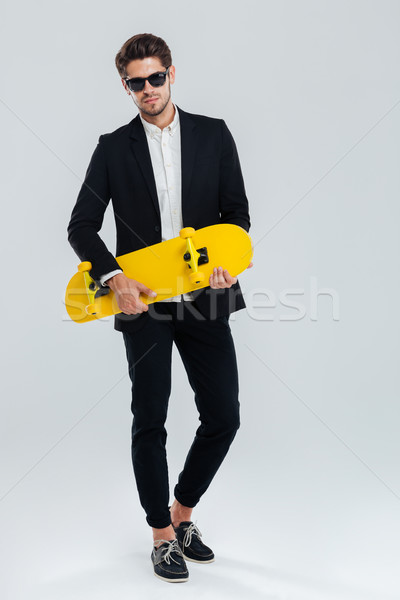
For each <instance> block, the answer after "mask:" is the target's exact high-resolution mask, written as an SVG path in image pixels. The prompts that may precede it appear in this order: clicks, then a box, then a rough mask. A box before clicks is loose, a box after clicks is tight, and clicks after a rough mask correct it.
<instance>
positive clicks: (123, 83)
mask: <svg viewBox="0 0 400 600" xmlns="http://www.w3.org/2000/svg"><path fill="white" fill-rule="evenodd" d="M121 81H122V85H123V86H124V89H125V91H126V92H127V93H128V94H130V91H129V88H128V86H127V85H126V81H125V79H122V77H121Z"/></svg>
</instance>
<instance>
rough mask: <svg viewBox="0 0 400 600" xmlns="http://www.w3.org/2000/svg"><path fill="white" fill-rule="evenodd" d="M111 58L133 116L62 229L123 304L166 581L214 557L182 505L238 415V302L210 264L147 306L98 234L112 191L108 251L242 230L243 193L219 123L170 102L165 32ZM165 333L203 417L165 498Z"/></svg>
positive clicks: (139, 451)
mask: <svg viewBox="0 0 400 600" xmlns="http://www.w3.org/2000/svg"><path fill="white" fill-rule="evenodd" d="M116 66H117V69H118V73H119V75H120V77H121V81H122V84H123V87H124V89H125V91H126V93H127V94H128V95H130V96H131V98H132V99H133V101H134V103H135V105H136V106H137V108H138V109H139V114H138V115H137V116H136V117H135V118H134V119H133V120H132V121H131V122H130V123H128V124H127V125H124V126H122V127H120V128H118V129H117V130H116V131H114V132H112V133H108V134H103V135H101V136H100V137H99V142H98V145H97V147H96V149H95V151H94V153H93V156H92V159H91V161H90V164H89V167H88V170H87V172H86V177H85V181H84V183H83V185H82V187H81V190H80V192H79V195H78V198H77V201H76V204H75V207H74V209H73V211H72V215H71V220H70V223H69V226H68V239H69V242H70V244H71V245H72V247H73V249H74V250H75V252H76V253H77V255H78V256H79V258H80V259H81V260H82V261H83V260H89V261H90V262H91V263H92V265H93V267H92V270H91V275H92V277H93V278H94V279H96V280H97V281H99V282H100V283H101V285H104V286H109V287H110V288H111V289H112V290H113V291H114V293H115V295H116V299H117V302H118V306H119V308H120V309H121V311H122V312H121V313H119V314H118V315H116V316H115V321H114V328H115V329H116V330H117V331H121V332H122V334H123V338H124V343H125V348H126V355H127V360H128V365H129V374H130V377H131V381H132V403H131V410H132V413H133V424H132V463H133V469H134V474H135V479H136V485H137V488H138V493H139V498H140V502H141V505H142V506H143V508H144V510H145V513H146V520H147V523H148V524H149V525H150V526H151V527H152V529H153V541H154V545H153V549H152V553H151V558H152V562H153V569H154V573H155V575H156V576H158V577H161V578H162V579H164V580H166V581H174V582H178V581H187V579H188V569H187V566H186V562H185V559H186V560H189V561H194V562H200V563H209V562H212V561H213V560H214V554H213V552H212V550H211V549H210V548H209V547H208V546H206V545H205V544H204V543H203V541H202V539H201V536H202V534H201V533H200V531H199V529H198V528H197V526H196V525H195V524H194V523H193V521H191V515H192V510H193V508H194V506H196V504H197V503H198V502H199V500H200V497H201V496H202V495H203V494H204V492H205V491H206V489H207V488H208V486H209V485H210V483H211V480H212V479H213V477H214V475H215V474H216V472H217V470H218V469H219V467H220V465H221V463H222V461H223V460H224V457H225V455H226V453H227V452H228V449H229V446H230V444H231V442H232V440H233V439H234V437H235V435H236V431H237V429H238V428H239V425H240V419H239V400H238V373H237V365H236V357H235V349H234V343H233V339H232V335H231V331H230V326H229V322H228V319H229V314H230V313H231V312H232V311H235V310H239V309H241V308H244V307H245V303H244V300H243V297H242V294H241V291H240V286H239V283H238V281H237V278H236V277H232V276H231V275H230V274H229V273H228V272H227V270H226V269H224V268H223V265H215V268H214V272H213V274H212V275H211V277H210V281H209V284H210V285H209V287H207V288H203V289H201V290H196V291H195V292H191V293H189V294H183V295H182V296H178V297H174V298H170V299H169V300H168V301H163V302H156V303H154V304H151V305H146V304H144V303H143V302H142V301H141V300H140V298H139V294H140V293H141V292H144V293H146V294H153V295H154V294H155V293H154V292H153V290H150V289H149V288H148V287H147V286H146V281H135V280H134V279H130V278H128V277H126V276H125V275H124V273H123V272H122V270H121V269H120V267H119V265H118V263H117V261H116V260H115V257H114V256H113V255H112V254H111V252H109V250H108V249H107V247H106V246H105V244H104V242H103V241H102V240H101V238H100V236H99V235H98V232H99V230H100V229H101V226H102V222H103V217H104V212H105V209H106V207H107V205H108V202H109V200H110V198H111V199H112V204H113V210H114V216H115V222H116V229H117V248H116V256H119V255H121V254H125V253H127V252H132V251H134V250H138V249H139V248H142V247H144V246H146V245H151V244H155V243H158V242H160V241H164V240H166V239H170V238H173V237H176V236H178V235H179V230H180V229H181V228H182V227H184V226H185V227H186V226H190V227H194V228H196V229H198V228H200V227H205V226H208V225H213V224H217V223H234V224H236V225H239V226H241V227H243V228H244V229H246V230H247V231H248V230H249V228H250V218H249V214H248V201H247V198H246V193H245V188H244V183H243V177H242V173H241V168H240V163H239V158H238V154H237V150H236V146H235V142H234V140H233V138H232V135H231V134H230V132H229V130H228V128H227V126H226V124H225V122H224V121H223V120H222V119H214V118H210V117H205V116H200V115H194V114H190V113H187V112H185V111H183V110H182V109H180V108H179V107H177V106H176V105H174V104H173V103H172V100H171V85H172V84H173V83H174V81H175V67H174V66H173V65H172V58H171V53H170V50H169V48H168V46H167V44H166V43H165V42H164V40H162V39H161V38H159V37H156V36H154V35H152V34H138V35H135V36H134V37H132V38H130V39H129V40H128V41H127V42H126V43H125V44H124V45H123V46H122V48H121V50H120V51H119V52H118V54H117V56H116ZM198 73H199V76H201V77H203V78H204V77H205V76H204V75H200V71H198ZM206 83H207V82H206V78H205V84H206ZM251 264H252V263H250V265H249V266H251ZM173 343H175V344H176V346H177V348H178V351H179V353H180V355H181V358H182V361H183V364H184V366H185V369H186V371H187V375H188V379H189V382H190V385H191V387H192V389H193V391H194V393H195V402H196V406H197V409H198V411H199V418H200V421H201V425H200V426H199V428H198V429H197V431H196V436H195V439H194V441H193V444H192V446H191V448H190V450H189V453H188V455H187V458H186V461H185V464H184V467H183V470H182V472H181V473H180V475H179V478H178V483H177V485H176V486H175V488H174V495H175V500H174V502H173V504H172V505H171V506H169V505H168V503H169V485H168V465H167V460H166V451H165V443H166V436H167V432H166V430H165V427H164V423H165V420H166V417H167V407H168V400H169V395H170V389H171V352H172V344H173Z"/></svg>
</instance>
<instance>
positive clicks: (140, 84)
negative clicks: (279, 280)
mask: <svg viewBox="0 0 400 600" xmlns="http://www.w3.org/2000/svg"><path fill="white" fill-rule="evenodd" d="M168 71H169V67H168V68H167V70H166V71H164V72H162V73H161V72H159V73H152V74H151V75H149V76H148V77H132V79H128V78H127V77H125V82H126V85H127V86H128V88H129V89H130V90H132V92H140V91H141V90H142V89H143V88H144V86H145V85H146V81H148V82H149V84H150V85H151V87H161V86H162V85H164V83H165V79H166V77H167V73H168Z"/></svg>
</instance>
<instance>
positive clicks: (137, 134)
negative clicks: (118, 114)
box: [129, 115, 160, 216]
mask: <svg viewBox="0 0 400 600" xmlns="http://www.w3.org/2000/svg"><path fill="white" fill-rule="evenodd" d="M129 136H130V138H131V148H132V152H133V154H134V155H135V158H136V161H137V163H138V165H139V168H140V170H141V172H142V175H143V177H144V180H145V182H146V185H147V187H148V190H149V193H150V196H151V199H152V201H153V204H154V208H155V209H156V212H157V214H158V216H160V206H159V204H158V196H157V188H156V182H155V179H154V172H153V167H152V164H151V157H150V150H149V145H148V143H147V138H146V132H145V130H144V127H143V125H142V122H141V120H140V117H139V115H137V117H135V118H134V119H133V121H132V127H131V132H130V134H129Z"/></svg>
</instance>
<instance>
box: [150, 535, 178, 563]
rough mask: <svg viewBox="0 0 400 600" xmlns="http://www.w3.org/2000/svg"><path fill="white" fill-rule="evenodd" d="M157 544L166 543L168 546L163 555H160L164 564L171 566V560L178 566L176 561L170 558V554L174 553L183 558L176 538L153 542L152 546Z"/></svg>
mask: <svg viewBox="0 0 400 600" xmlns="http://www.w3.org/2000/svg"><path fill="white" fill-rule="evenodd" d="M157 542H161V543H162V542H168V544H169V546H168V548H167V549H166V550H165V552H164V554H163V555H162V557H163V560H165V562H166V563H168V564H171V560H173V561H174V563H176V564H177V565H179V562H178V561H177V560H175V559H174V557H173V556H171V552H176V553H177V554H179V555H180V556H183V554H182V550H181V549H180V547H179V544H178V540H177V539H176V538H175V539H174V540H163V539H160V540H154V545H156V544H157Z"/></svg>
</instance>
